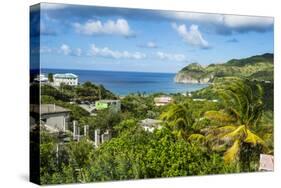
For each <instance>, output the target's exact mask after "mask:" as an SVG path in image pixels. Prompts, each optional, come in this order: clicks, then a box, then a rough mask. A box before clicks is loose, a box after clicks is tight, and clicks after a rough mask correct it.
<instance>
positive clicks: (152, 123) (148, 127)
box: [140, 118, 162, 132]
mask: <svg viewBox="0 0 281 188" xmlns="http://www.w3.org/2000/svg"><path fill="white" fill-rule="evenodd" d="M161 123H162V121H161V120H157V119H150V118H147V119H143V120H141V121H140V125H141V126H142V127H143V128H144V130H145V131H149V132H153V131H154V130H155V129H161V127H162V126H161Z"/></svg>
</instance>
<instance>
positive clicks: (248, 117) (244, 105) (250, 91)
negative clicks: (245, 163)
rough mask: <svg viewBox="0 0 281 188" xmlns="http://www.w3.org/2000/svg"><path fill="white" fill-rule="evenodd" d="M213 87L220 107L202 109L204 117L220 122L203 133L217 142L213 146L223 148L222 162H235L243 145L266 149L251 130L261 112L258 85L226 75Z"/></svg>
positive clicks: (261, 104) (260, 97)
mask: <svg viewBox="0 0 281 188" xmlns="http://www.w3.org/2000/svg"><path fill="white" fill-rule="evenodd" d="M214 89H215V91H216V92H217V93H218V95H219V96H220V98H221V99H222V101H223V105H224V110H223V111H212V112H206V113H205V117H206V118H207V119H210V120H217V121H219V122H220V123H221V124H223V125H222V126H219V127H216V128H213V129H210V130H207V131H206V132H205V133H206V135H207V137H208V138H209V139H211V140H213V141H214V140H216V141H217V142H215V144H214V145H213V146H226V147H227V150H226V152H225V153H224V160H225V162H227V163H230V162H236V161H237V160H238V159H239V154H240V151H241V149H242V148H241V147H242V146H243V145H244V144H250V145H251V146H256V145H261V146H262V147H263V149H267V147H266V144H265V142H264V141H263V140H262V139H261V138H260V137H259V136H258V135H256V134H255V133H254V132H253V131H252V130H253V129H254V128H255V127H256V126H257V123H258V122H259V121H260V119H261V116H262V113H263V102H262V96H263V90H262V88H261V86H260V85H259V84H255V83H252V82H250V81H249V80H247V79H241V78H235V77H229V78H224V80H223V81H218V82H216V83H215V84H214ZM234 122H236V123H234Z"/></svg>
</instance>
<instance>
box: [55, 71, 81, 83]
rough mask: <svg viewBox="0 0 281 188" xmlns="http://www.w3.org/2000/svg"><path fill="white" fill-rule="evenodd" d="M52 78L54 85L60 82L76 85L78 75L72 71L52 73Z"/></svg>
mask: <svg viewBox="0 0 281 188" xmlns="http://www.w3.org/2000/svg"><path fill="white" fill-rule="evenodd" d="M53 80H54V82H53V85H54V86H60V85H61V84H65V85H69V86H77V85H78V76H76V75H75V74H72V73H65V74H54V75H53Z"/></svg>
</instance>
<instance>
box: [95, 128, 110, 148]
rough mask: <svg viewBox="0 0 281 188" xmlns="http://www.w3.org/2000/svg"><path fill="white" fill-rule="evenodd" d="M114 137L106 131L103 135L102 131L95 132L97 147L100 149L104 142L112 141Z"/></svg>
mask: <svg viewBox="0 0 281 188" xmlns="http://www.w3.org/2000/svg"><path fill="white" fill-rule="evenodd" d="M111 137H112V135H111V132H110V131H109V130H106V131H105V132H103V133H101V130H100V129H96V130H95V147H99V146H100V145H101V144H103V143H104V142H106V141H108V140H110V139H111Z"/></svg>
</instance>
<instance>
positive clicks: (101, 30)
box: [73, 19, 133, 37]
mask: <svg viewBox="0 0 281 188" xmlns="http://www.w3.org/2000/svg"><path fill="white" fill-rule="evenodd" d="M73 26H74V28H75V30H76V32H78V33H82V34H85V35H96V34H112V35H121V36H125V37H129V36H132V35H133V31H132V30H131V29H130V26H129V24H128V22H127V21H126V20H125V19H117V20H116V21H112V20H108V21H107V22H104V23H102V22H101V21H99V20H97V21H94V20H89V21H87V22H86V23H84V24H80V23H74V24H73Z"/></svg>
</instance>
